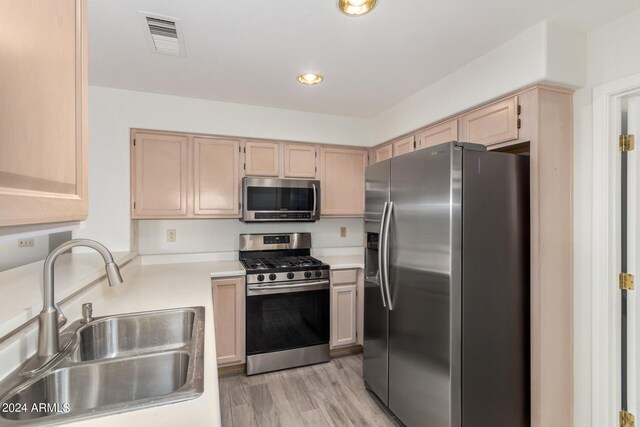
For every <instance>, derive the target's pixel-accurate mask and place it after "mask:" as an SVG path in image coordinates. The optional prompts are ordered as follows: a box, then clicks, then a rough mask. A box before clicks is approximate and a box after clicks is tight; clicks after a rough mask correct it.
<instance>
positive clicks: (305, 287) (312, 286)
mask: <svg viewBox="0 0 640 427" xmlns="http://www.w3.org/2000/svg"><path fill="white" fill-rule="evenodd" d="M324 289H329V281H328V280H315V281H310V282H301V283H291V284H289V285H249V286H247V296H255V295H269V294H286V293H291V292H308V291H321V290H324Z"/></svg>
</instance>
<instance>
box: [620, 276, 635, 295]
mask: <svg viewBox="0 0 640 427" xmlns="http://www.w3.org/2000/svg"><path fill="white" fill-rule="evenodd" d="M619 277H620V278H619V286H620V289H622V290H623V291H633V290H634V289H635V278H634V276H633V274H630V273H620V276H619Z"/></svg>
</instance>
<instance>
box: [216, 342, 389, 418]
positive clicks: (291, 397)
mask: <svg viewBox="0 0 640 427" xmlns="http://www.w3.org/2000/svg"><path fill="white" fill-rule="evenodd" d="M220 409H221V411H222V425H223V427H229V426H233V427H248V426H256V427H267V426H336V427H341V426H396V425H397V424H396V423H394V422H393V421H392V420H391V419H390V418H389V417H388V416H387V415H386V414H385V413H384V411H383V410H382V409H381V408H380V407H379V406H378V405H377V404H376V402H375V401H374V400H373V398H372V397H371V396H370V395H369V393H368V392H367V391H366V389H365V387H364V383H363V380H362V355H361V354H360V355H355V356H347V357H341V358H336V359H332V360H331V361H330V362H329V363H321V364H318V365H313V366H305V367H302V368H296V369H288V370H284V371H278V372H270V373H266V374H260V375H253V376H250V377H247V376H246V375H244V374H240V375H231V376H226V377H222V378H220Z"/></svg>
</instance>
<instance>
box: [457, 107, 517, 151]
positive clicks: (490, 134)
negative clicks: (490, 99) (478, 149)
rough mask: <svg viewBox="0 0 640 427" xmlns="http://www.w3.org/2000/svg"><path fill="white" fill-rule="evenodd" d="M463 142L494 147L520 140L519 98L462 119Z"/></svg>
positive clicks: (477, 111)
mask: <svg viewBox="0 0 640 427" xmlns="http://www.w3.org/2000/svg"><path fill="white" fill-rule="evenodd" d="M460 123H461V125H462V126H461V132H462V138H461V139H462V140H463V141H465V142H475V143H477V144H484V145H492V144H498V143H500V142H505V141H511V140H513V139H518V97H517V96H513V97H511V98H507V99H503V100H502V101H498V102H495V103H493V104H489V105H487V106H486V107H482V108H480V109H478V110H475V111H472V112H470V113H468V114H465V115H464V116H462V118H461V119H460Z"/></svg>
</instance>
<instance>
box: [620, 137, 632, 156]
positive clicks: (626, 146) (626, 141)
mask: <svg viewBox="0 0 640 427" xmlns="http://www.w3.org/2000/svg"><path fill="white" fill-rule="evenodd" d="M635 146H636V141H635V137H634V136H633V135H620V137H619V138H618V148H619V149H620V151H622V152H627V151H633V149H634V148H635Z"/></svg>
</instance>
